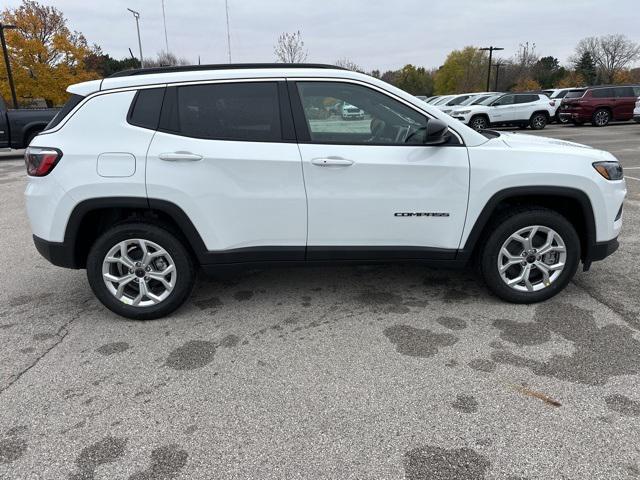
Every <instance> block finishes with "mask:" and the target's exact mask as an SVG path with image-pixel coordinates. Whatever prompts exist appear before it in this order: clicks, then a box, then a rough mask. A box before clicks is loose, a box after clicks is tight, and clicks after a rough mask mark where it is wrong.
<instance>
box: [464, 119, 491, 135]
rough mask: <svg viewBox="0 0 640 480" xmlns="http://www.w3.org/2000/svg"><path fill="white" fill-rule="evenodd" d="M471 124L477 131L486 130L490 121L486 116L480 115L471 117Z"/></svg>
mask: <svg viewBox="0 0 640 480" xmlns="http://www.w3.org/2000/svg"><path fill="white" fill-rule="evenodd" d="M469 126H470V127H471V128H473V129H474V130H475V131H476V132H479V131H480V130H485V129H486V128H488V127H489V122H488V121H487V119H486V117H482V116H478V117H473V118H472V119H471V121H470V122H469Z"/></svg>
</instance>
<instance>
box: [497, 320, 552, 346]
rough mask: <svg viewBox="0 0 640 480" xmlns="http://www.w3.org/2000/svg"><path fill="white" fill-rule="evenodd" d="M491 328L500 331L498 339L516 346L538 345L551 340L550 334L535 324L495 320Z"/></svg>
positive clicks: (544, 328) (541, 326) (547, 330)
mask: <svg viewBox="0 0 640 480" xmlns="http://www.w3.org/2000/svg"><path fill="white" fill-rule="evenodd" d="M493 326H494V327H496V328H497V329H499V330H500V331H501V333H500V338H501V339H502V340H504V341H506V342H510V343H515V344H516V345H520V346H525V345H540V344H543V343H546V342H548V341H549V340H551V332H550V331H549V329H548V328H546V327H545V326H544V325H542V324H540V323H536V322H514V321H511V320H501V319H498V320H495V321H494V322H493Z"/></svg>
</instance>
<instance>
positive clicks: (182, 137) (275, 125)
mask: <svg viewBox="0 0 640 480" xmlns="http://www.w3.org/2000/svg"><path fill="white" fill-rule="evenodd" d="M283 107H286V108H283ZM147 192H148V196H149V199H150V203H151V204H153V201H154V200H153V199H162V200H166V201H170V202H172V203H174V204H175V205H177V206H178V207H180V208H181V209H182V210H183V211H184V212H185V213H186V214H187V216H188V217H189V218H190V219H191V221H192V222H193V224H194V226H195V227H196V229H197V230H198V232H199V233H200V236H201V237H202V240H203V241H204V243H205V245H206V248H207V250H209V258H210V261H211V263H219V262H222V263H231V262H238V261H240V262H241V261H249V260H254V261H260V260H265V259H268V260H302V259H304V251H305V243H306V236H307V204H306V196H305V190H304V184H303V179H302V167H301V160H300V152H299V150H298V146H297V144H296V141H295V132H294V130H293V121H292V119H291V113H290V107H289V104H288V96H287V91H286V85H285V83H284V81H276V80H271V79H269V80H267V81H259V80H252V81H233V82H211V83H200V84H190V85H179V86H169V87H168V88H167V93H166V95H165V100H164V103H163V108H162V113H161V118H160V128H159V129H158V131H157V132H156V134H155V136H154V138H153V141H152V142H151V145H150V147H149V152H148V155H147Z"/></svg>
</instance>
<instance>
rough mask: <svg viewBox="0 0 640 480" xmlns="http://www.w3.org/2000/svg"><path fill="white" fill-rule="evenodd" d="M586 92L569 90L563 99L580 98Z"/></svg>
mask: <svg viewBox="0 0 640 480" xmlns="http://www.w3.org/2000/svg"><path fill="white" fill-rule="evenodd" d="M585 91H586V90H569V91H568V92H567V94H566V95H565V96H564V98H566V99H569V98H582V97H583V96H584V93H585Z"/></svg>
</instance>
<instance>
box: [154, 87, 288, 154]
mask: <svg viewBox="0 0 640 480" xmlns="http://www.w3.org/2000/svg"><path fill="white" fill-rule="evenodd" d="M171 94H172V99H173V101H171V102H169V103H170V104H172V103H175V106H176V107H175V108H169V107H171V105H168V107H167V109H166V113H165V112H163V117H164V116H165V115H167V116H168V117H170V118H167V119H166V120H165V119H164V118H163V122H162V124H163V126H164V125H165V124H166V126H167V127H168V129H169V130H171V131H174V132H176V133H179V134H181V135H184V136H187V137H196V138H206V139H211V140H240V141H258V142H278V141H282V128H281V123H280V107H279V98H278V85H277V83H276V82H243V83H217V84H206V85H188V86H184V87H177V88H175V89H172V92H171ZM173 95H175V96H173Z"/></svg>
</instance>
